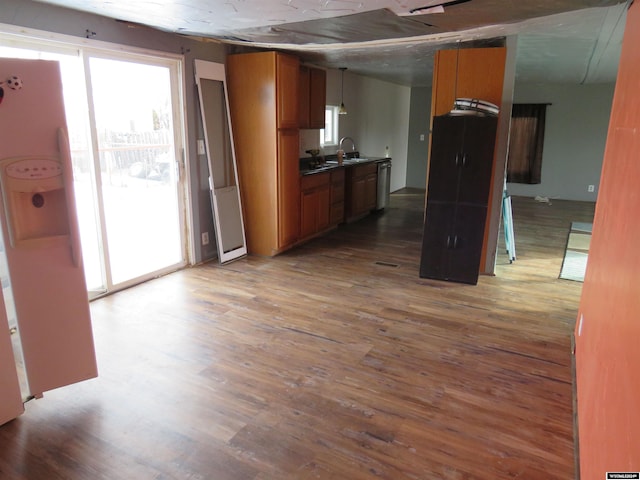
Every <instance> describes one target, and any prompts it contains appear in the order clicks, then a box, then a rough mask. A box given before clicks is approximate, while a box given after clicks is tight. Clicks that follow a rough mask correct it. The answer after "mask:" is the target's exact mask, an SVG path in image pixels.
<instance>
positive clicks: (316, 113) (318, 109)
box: [309, 68, 327, 128]
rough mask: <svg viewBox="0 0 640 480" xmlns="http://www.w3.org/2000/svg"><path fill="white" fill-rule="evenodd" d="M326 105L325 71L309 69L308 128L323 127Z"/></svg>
mask: <svg viewBox="0 0 640 480" xmlns="http://www.w3.org/2000/svg"><path fill="white" fill-rule="evenodd" d="M326 105H327V72H325V71H324V70H320V69H319V68H311V69H309V128H324V123H325V118H324V116H325V113H324V112H325V109H326V108H327V107H326Z"/></svg>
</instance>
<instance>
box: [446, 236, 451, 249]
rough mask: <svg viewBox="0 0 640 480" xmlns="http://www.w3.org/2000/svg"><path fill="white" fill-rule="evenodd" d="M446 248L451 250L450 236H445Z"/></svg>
mask: <svg viewBox="0 0 640 480" xmlns="http://www.w3.org/2000/svg"><path fill="white" fill-rule="evenodd" d="M447 248H451V235H447Z"/></svg>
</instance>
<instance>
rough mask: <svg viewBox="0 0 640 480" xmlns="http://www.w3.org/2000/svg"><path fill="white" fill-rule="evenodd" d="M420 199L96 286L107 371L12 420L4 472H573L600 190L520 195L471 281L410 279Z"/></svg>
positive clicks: (297, 475) (406, 195)
mask: <svg viewBox="0 0 640 480" xmlns="http://www.w3.org/2000/svg"><path fill="white" fill-rule="evenodd" d="M423 202H424V195H423V192H419V191H418V192H415V191H411V190H403V191H401V192H400V194H395V195H392V200H391V206H390V207H389V208H388V209H387V211H385V212H384V213H382V214H375V215H372V216H371V217H369V218H367V219H364V220H362V221H360V222H357V223H354V224H351V225H348V226H343V227H340V228H339V229H338V230H336V231H335V232H332V233H331V234H329V235H327V236H325V237H323V238H319V239H316V240H315V241H313V242H311V243H309V244H307V245H305V246H302V247H300V248H297V249H295V250H293V251H291V252H288V253H286V254H283V255H280V256H278V257H276V258H260V257H253V256H251V257H248V258H245V259H242V260H239V261H236V262H234V263H231V264H229V265H226V266H220V265H218V264H217V263H209V264H206V265H203V266H198V267H196V268H190V269H186V270H183V271H180V272H177V273H174V274H171V275H167V276H165V277H162V278H159V279H156V280H153V281H150V282H147V283H145V284H143V285H140V286H137V287H134V288H131V289H128V290H126V291H122V292H120V293H117V294H114V295H111V296H108V297H105V298H102V299H99V300H96V301H94V302H92V304H91V310H92V315H93V325H94V332H95V339H96V349H97V356H98V364H99V369H100V377H99V378H98V379H95V380H91V381H88V382H84V383H81V384H77V385H73V386H69V387H66V388H63V389H59V390H56V391H53V392H49V393H46V394H45V396H44V398H43V399H41V400H36V401H32V402H29V403H28V404H27V411H26V413H25V414H24V415H23V416H21V417H20V418H18V419H16V420H14V421H12V422H10V423H8V424H6V425H4V426H2V427H0V478H2V479H11V480H13V479H34V480H36V479H37V480H40V479H42V480H56V479H74V480H75V479H91V480H99V479H105V480H107V479H108V480H113V479H131V480H142V479H155V480H166V479H180V480H200V479H212V480H251V479H255V480H276V479H302V480H305V479H345V480H359V479H393V480H401V479H447V480H454V479H455V480H458V479H476V478H477V479H492V480H495V479H513V478H519V479H545V480H548V479H562V480H565V479H570V478H574V450H573V420H572V419H573V407H572V373H571V371H572V370H571V364H572V356H571V333H572V330H573V328H574V323H575V317H576V311H577V305H578V301H579V296H580V291H581V286H582V284H580V283H576V282H572V281H568V280H559V279H558V278H557V277H558V274H559V272H560V267H561V264H562V255H563V252H564V247H565V242H566V238H567V233H568V231H569V226H570V222H571V221H591V218H592V216H593V208H594V205H593V204H589V203H580V202H566V201H554V202H553V204H552V205H547V204H540V203H536V202H535V201H534V200H532V199H522V198H515V199H514V216H515V226H516V245H517V251H518V259H517V261H516V262H515V263H514V264H513V265H510V264H509V262H508V261H507V257H506V255H504V254H501V255H500V258H499V261H498V267H497V276H495V277H491V276H482V277H481V278H480V281H479V283H478V285H477V286H469V285H461V284H454V283H444V282H438V281H431V280H425V279H420V278H419V277H418V266H419V259H420V247H421V238H422V215H423V213H422V212H423Z"/></svg>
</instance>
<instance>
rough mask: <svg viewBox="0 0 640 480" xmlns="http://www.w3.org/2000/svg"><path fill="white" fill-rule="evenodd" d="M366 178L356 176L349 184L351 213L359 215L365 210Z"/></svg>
mask: <svg viewBox="0 0 640 480" xmlns="http://www.w3.org/2000/svg"><path fill="white" fill-rule="evenodd" d="M365 199H366V178H365V177H356V178H354V179H353V182H352V184H351V212H350V213H351V215H353V216H355V215H360V214H361V213H363V212H366V211H367V205H366V200H365Z"/></svg>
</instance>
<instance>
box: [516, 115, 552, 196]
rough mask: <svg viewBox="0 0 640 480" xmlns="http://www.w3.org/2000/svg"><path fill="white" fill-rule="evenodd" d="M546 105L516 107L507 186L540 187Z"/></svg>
mask: <svg viewBox="0 0 640 480" xmlns="http://www.w3.org/2000/svg"><path fill="white" fill-rule="evenodd" d="M546 112H547V104H538V103H536V104H533V103H525V104H515V105H513V109H512V111H511V133H510V137H509V156H508V158H507V182H510V183H531V184H533V183H540V182H541V177H542V145H543V143H544V124H545V117H546Z"/></svg>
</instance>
